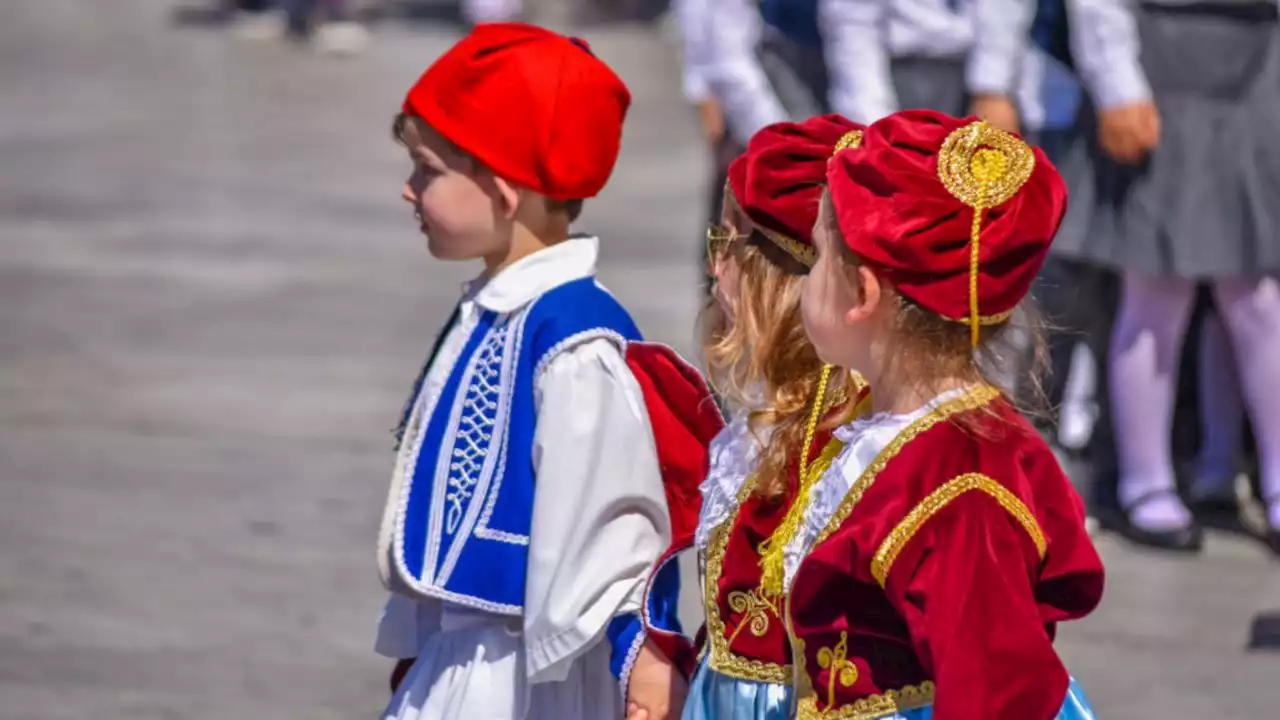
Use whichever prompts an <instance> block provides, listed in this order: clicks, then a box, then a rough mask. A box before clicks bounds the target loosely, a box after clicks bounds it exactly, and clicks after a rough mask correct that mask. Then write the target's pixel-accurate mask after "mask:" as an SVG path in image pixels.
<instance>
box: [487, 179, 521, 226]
mask: <svg viewBox="0 0 1280 720" xmlns="http://www.w3.org/2000/svg"><path fill="white" fill-rule="evenodd" d="M490 177H492V178H493V187H494V189H495V190H496V192H497V194H498V202H499V204H500V206H501V208H502V214H503V216H504V217H506V218H507V219H511V218H513V217H515V215H516V209H517V208H518V207H519V206H520V190H519V189H518V188H516V187H515V186H514V185H512V184H511V183H509V182H507V181H506V180H503V179H502V178H500V177H498V176H497V175H491V176H490Z"/></svg>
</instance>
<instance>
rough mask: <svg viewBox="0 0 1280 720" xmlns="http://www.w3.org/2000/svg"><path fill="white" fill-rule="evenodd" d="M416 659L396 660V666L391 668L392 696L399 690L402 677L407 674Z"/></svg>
mask: <svg viewBox="0 0 1280 720" xmlns="http://www.w3.org/2000/svg"><path fill="white" fill-rule="evenodd" d="M415 660H417V658H405V659H404V660H397V661H396V666H395V667H393V668H391V693H392V694H393V695H394V694H395V692H396V690H398V689H400V683H401V682H403V681H404V676H405V675H407V674H408V673H409V668H411V667H413V663H414V661H415Z"/></svg>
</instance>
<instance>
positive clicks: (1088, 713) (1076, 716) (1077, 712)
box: [882, 678, 1097, 720]
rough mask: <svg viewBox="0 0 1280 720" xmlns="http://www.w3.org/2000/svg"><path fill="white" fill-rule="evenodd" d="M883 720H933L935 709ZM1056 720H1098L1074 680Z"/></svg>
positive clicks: (897, 715)
mask: <svg viewBox="0 0 1280 720" xmlns="http://www.w3.org/2000/svg"><path fill="white" fill-rule="evenodd" d="M882 720H933V707H932V706H926V707H922V708H916V709H914V710H904V711H902V712H900V713H898V714H896V715H887V716H885V717H884V718H882ZM1056 720H1097V716H1096V715H1094V714H1093V707H1092V706H1090V705H1089V698H1087V697H1085V695H1084V690H1081V689H1080V685H1079V684H1078V683H1076V681H1075V679H1074V678H1073V679H1072V680H1071V685H1070V687H1068V688H1067V699H1066V700H1064V701H1063V703H1062V709H1061V710H1059V711H1058V717H1057V718H1056Z"/></svg>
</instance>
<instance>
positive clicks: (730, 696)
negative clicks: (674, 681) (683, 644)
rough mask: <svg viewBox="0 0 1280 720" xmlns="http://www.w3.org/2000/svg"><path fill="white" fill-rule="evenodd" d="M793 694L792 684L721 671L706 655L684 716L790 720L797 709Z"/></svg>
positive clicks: (716, 719) (685, 719)
mask: <svg viewBox="0 0 1280 720" xmlns="http://www.w3.org/2000/svg"><path fill="white" fill-rule="evenodd" d="M792 697H793V695H792V692H791V687H790V686H789V685H776V684H774V683H764V682H756V681H754V680H739V679H737V678H731V677H729V676H728V675H721V674H720V673H718V672H716V671H715V670H712V669H711V667H710V666H709V665H708V664H707V658H705V657H704V658H703V659H702V663H701V664H699V665H698V670H697V672H696V673H694V676H693V684H692V685H691V686H690V687H689V698H688V700H686V701H685V704H684V712H683V713H682V714H681V715H680V720H790V718H791V717H792V716H793V715H794V712H795V709H794V708H793V707H792Z"/></svg>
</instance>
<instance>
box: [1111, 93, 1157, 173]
mask: <svg viewBox="0 0 1280 720" xmlns="http://www.w3.org/2000/svg"><path fill="white" fill-rule="evenodd" d="M1098 142H1099V143H1101V145H1102V149H1103V151H1104V152H1106V153H1107V155H1109V156H1110V157H1111V159H1112V160H1115V161H1116V162H1118V163H1121V164H1124V165H1136V164H1137V163H1139V162H1141V161H1142V159H1143V158H1144V157H1146V155H1147V153H1149V152H1151V151H1152V150H1154V149H1155V147H1156V145H1159V144H1160V113H1159V112H1158V111H1157V110H1156V106H1155V104H1154V103H1152V102H1150V101H1143V102H1136V103H1130V104H1128V105H1120V106H1118V107H1113V108H1110V109H1107V110H1103V111H1101V112H1099V113H1098Z"/></svg>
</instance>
